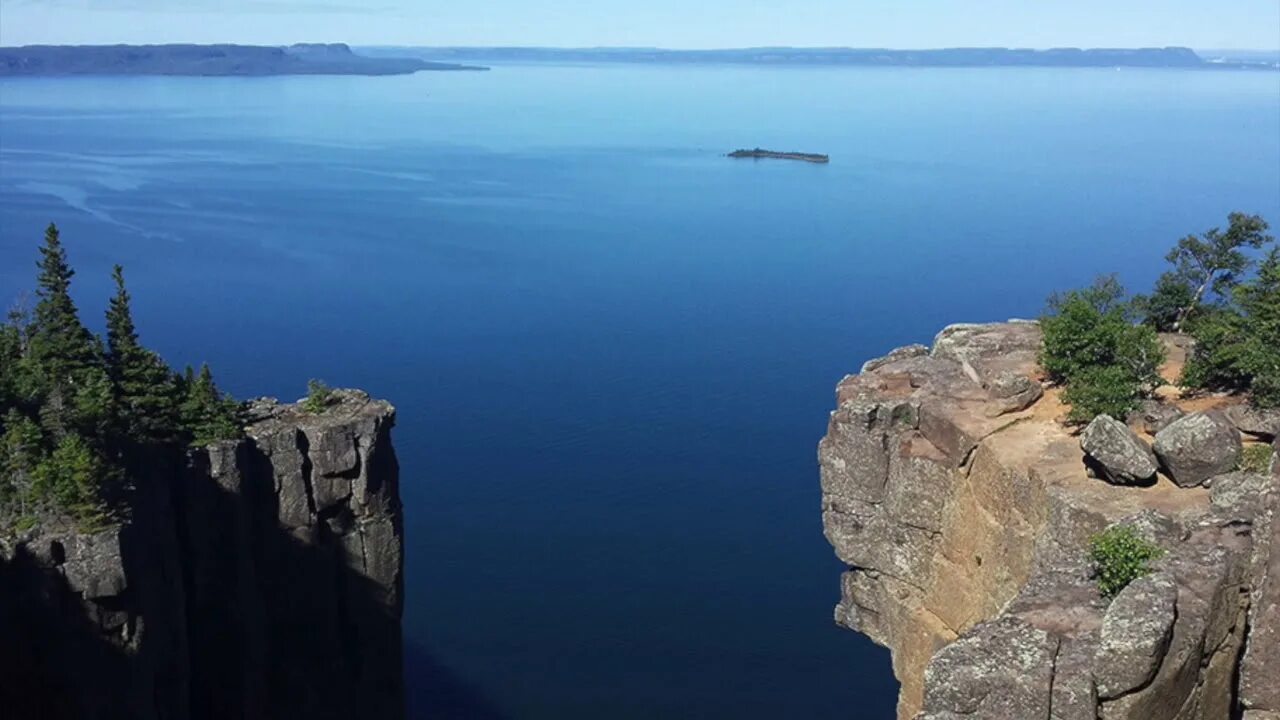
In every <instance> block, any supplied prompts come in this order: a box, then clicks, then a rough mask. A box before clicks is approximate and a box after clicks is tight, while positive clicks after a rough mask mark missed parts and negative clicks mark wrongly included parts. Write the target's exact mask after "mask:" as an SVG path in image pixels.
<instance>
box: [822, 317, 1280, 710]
mask: <svg viewBox="0 0 1280 720" xmlns="http://www.w3.org/2000/svg"><path fill="white" fill-rule="evenodd" d="M1039 345H1040V332H1039V328H1038V326H1037V325H1036V324H1034V323H1026V322H1016V321H1014V322H1010V323H1002V324H993V325H958V326H953V327H950V328H947V329H946V330H944V331H943V332H942V333H941V334H940V335H939V336H938V337H937V339H936V340H935V342H934V344H933V346H932V348H926V347H924V346H912V347H908V348H902V349H900V350H897V351H894V352H893V353H891V354H890V355H889V356H887V357H885V358H882V359H879V360H874V361H872V362H869V363H867V365H866V366H865V367H864V368H863V370H862V372H861V373H860V374H858V375H855V376H850V377H847V378H845V379H844V380H843V381H842V382H841V383H840V385H839V387H838V390H837V404H838V407H837V409H836V410H835V412H833V413H832V415H831V419H830V425H829V429H828V432H827V435H826V437H825V438H823V440H822V442H821V443H820V445H819V451H818V456H819V462H820V466H821V478H822V511H823V527H824V530H825V533H826V536H827V538H828V540H829V541H830V542H831V544H832V546H833V547H834V548H835V551H836V554H837V556H838V557H839V558H840V559H841V560H842V561H843V562H844V563H846V564H847V565H848V568H849V569H848V571H847V572H846V573H845V574H844V576H843V579H842V582H841V588H842V593H841V595H842V597H841V600H840V602H839V604H838V605H837V606H836V609H835V619H836V622H837V623H838V624H840V625H842V626H844V627H847V628H850V629H853V630H856V631H858V632H861V633H864V634H866V635H868V636H869V637H871V638H872V639H873V640H875V641H876V642H878V643H880V644H882V645H885V646H887V647H888V648H889V649H890V650H891V651H892V655H893V665H894V671H895V674H896V675H897V677H898V679H899V680H900V682H901V685H902V689H901V694H900V697H899V704H898V716H899V718H900V719H903V720H907V719H911V718H914V719H916V720H955V719H957V718H960V717H964V718H974V719H978V718H988V719H992V720H995V719H1001V720H1031V719H1035V718H1040V719H1045V720H1075V719H1077V718H1079V719H1084V718H1088V719H1089V720H1094V719H1095V718H1101V719H1102V720H1153V719H1161V720H1164V719H1168V720H1175V719H1176V720H1222V719H1224V718H1230V717H1240V716H1243V717H1244V718H1246V719H1247V720H1278V719H1280V683H1276V681H1275V678H1277V677H1280V650H1278V647H1280V638H1278V637H1277V635H1278V634H1280V577H1278V576H1280V553H1278V552H1273V551H1272V548H1273V547H1276V546H1277V541H1276V537H1277V533H1280V523H1277V522H1276V520H1275V515H1276V506H1277V502H1280V489H1278V488H1280V467H1274V465H1273V468H1274V473H1273V475H1271V476H1264V475H1251V474H1248V473H1243V472H1231V473H1226V474H1218V475H1217V476H1215V477H1213V478H1212V479H1211V480H1210V481H1209V482H1208V483H1207V484H1208V485H1209V487H1205V486H1203V485H1200V484H1196V485H1194V486H1191V487H1179V486H1178V485H1176V484H1174V483H1173V482H1171V481H1170V480H1169V479H1168V478H1167V477H1166V476H1165V475H1161V476H1159V477H1157V478H1155V479H1152V480H1150V482H1144V483H1143V484H1140V485H1133V484H1124V483H1123V482H1122V483H1120V484H1112V482H1108V481H1107V480H1104V479H1101V478H1103V477H1106V474H1105V473H1100V472H1098V468H1097V467H1096V462H1095V463H1086V462H1085V457H1084V453H1083V452H1082V450H1081V443H1082V439H1081V438H1080V437H1077V436H1073V435H1072V434H1071V433H1070V431H1069V430H1068V429H1067V428H1066V427H1064V426H1063V425H1062V424H1061V423H1060V422H1058V419H1059V418H1060V417H1061V416H1062V415H1064V414H1065V412H1064V408H1063V407H1062V405H1061V404H1060V402H1059V401H1058V398H1057V391H1056V390H1054V389H1049V390H1048V391H1046V390H1045V389H1044V388H1043V386H1042V385H1041V382H1040V374H1039V369H1038V367H1037V363H1036V356H1037V351H1038V348H1039ZM1180 402H1181V401H1178V402H1175V401H1173V400H1172V399H1171V400H1170V401H1169V402H1168V403H1164V405H1168V407H1152V408H1148V409H1147V412H1146V413H1145V414H1139V415H1138V416H1136V417H1135V418H1133V419H1131V421H1130V424H1131V425H1135V426H1137V427H1136V430H1135V433H1134V434H1135V436H1138V435H1142V436H1144V439H1143V440H1142V447H1143V449H1142V450H1141V451H1129V452H1126V453H1123V454H1122V456H1121V459H1122V460H1128V461H1130V462H1129V464H1130V465H1132V466H1135V467H1136V466H1137V465H1142V464H1143V463H1144V462H1145V461H1146V460H1147V459H1148V457H1149V456H1148V455H1147V453H1149V452H1150V450H1146V449H1145V447H1146V444H1148V443H1150V441H1151V439H1152V438H1151V437H1150V431H1151V430H1154V429H1156V428H1153V427H1148V425H1149V424H1150V423H1152V422H1155V421H1156V420H1159V419H1160V418H1166V419H1167V418H1172V417H1176V416H1178V415H1180V414H1181V413H1183V412H1194V411H1198V410H1214V411H1215V412H1214V413H1213V414H1212V415H1211V417H1212V418H1214V419H1215V422H1216V421H1217V420H1221V419H1222V416H1221V415H1219V414H1217V411H1219V410H1221V409H1222V408H1218V407H1212V406H1215V405H1219V404H1229V403H1230V402H1231V401H1230V399H1226V398H1211V399H1207V400H1205V399H1201V400H1198V401H1196V403H1199V404H1200V405H1201V406H1195V403H1190V404H1187V403H1182V404H1183V405H1184V406H1183V407H1178V406H1177V405H1178V404H1179V403H1180ZM1228 410H1230V408H1228ZM1227 414H1228V415H1230V414H1231V413H1230V412H1228V413H1227ZM1237 414H1238V413H1237ZM1144 417H1145V423H1146V424H1144ZM1153 418H1154V420H1153ZM1199 422H1201V421H1200V420H1199V419H1198V417H1196V418H1195V419H1193V420H1192V421H1189V422H1187V423H1185V424H1187V425H1194V424H1196V423H1199ZM1156 424H1157V425H1161V424H1168V422H1167V421H1161V422H1156ZM1256 424H1257V423H1255V425H1256ZM1121 425H1123V424H1121ZM1239 426H1240V424H1237V425H1236V426H1234V427H1239ZM1233 432H1236V431H1235V430H1234V429H1233ZM1091 434H1092V435H1095V436H1098V437H1093V438H1090V437H1086V438H1085V444H1086V446H1088V445H1089V443H1091V442H1093V443H1097V444H1103V443H1102V441H1103V440H1105V437H1102V436H1104V435H1109V436H1117V435H1118V431H1117V430H1116V429H1115V428H1106V427H1100V428H1099V429H1097V430H1096V431H1095V432H1094V433H1091ZM1161 434H1162V436H1163V435H1165V433H1161ZM1100 438H1101V439H1100ZM1258 440H1266V441H1275V437H1274V434H1271V435H1267V434H1265V433H1259V434H1257V435H1253V436H1251V441H1258ZM1235 441H1236V442H1237V443H1238V442H1239V438H1238V436H1237V437H1236V438H1235ZM1111 447H1117V444H1116V443H1111ZM1120 449H1121V450H1124V449H1125V448H1123V447H1121V448H1120ZM1162 470H1164V471H1165V472H1166V473H1167V472H1168V469H1167V468H1166V467H1162ZM1148 474H1149V473H1147V472H1146V469H1145V468H1138V469H1137V470H1136V471H1135V472H1131V473H1129V474H1128V475H1132V476H1134V477H1133V478H1132V479H1141V480H1145V479H1146V478H1141V477H1138V476H1143V475H1148ZM1128 475H1126V476H1125V478H1124V479H1130V478H1129V477H1128ZM1111 480H1112V481H1115V478H1111ZM1117 523H1123V524H1128V525H1131V526H1133V527H1134V528H1135V529H1136V530H1137V532H1138V533H1139V534H1141V535H1144V536H1146V537H1147V538H1148V539H1150V540H1152V541H1154V542H1156V543H1158V544H1159V545H1160V546H1161V547H1162V548H1163V549H1164V551H1165V552H1164V555H1163V557H1161V558H1160V559H1159V560H1158V561H1157V562H1156V563H1155V566H1154V572H1153V573H1152V574H1150V575H1148V576H1146V577H1145V578H1143V579H1141V580H1139V581H1136V582H1134V583H1133V584H1131V585H1130V586H1129V587H1128V588H1126V589H1125V590H1124V591H1123V592H1121V593H1120V595H1119V596H1118V597H1116V598H1115V599H1114V600H1112V601H1110V602H1108V601H1107V600H1105V599H1104V598H1102V597H1101V596H1100V594H1099V592H1098V590H1097V586H1096V582H1095V580H1094V579H1093V578H1092V577H1091V568H1090V564H1089V560H1088V557H1087V554H1088V540H1089V538H1090V537H1091V536H1092V535H1094V534H1096V533H1098V532H1100V531H1102V530H1103V529H1105V528H1106V527H1108V526H1110V525H1113V524H1117Z"/></svg>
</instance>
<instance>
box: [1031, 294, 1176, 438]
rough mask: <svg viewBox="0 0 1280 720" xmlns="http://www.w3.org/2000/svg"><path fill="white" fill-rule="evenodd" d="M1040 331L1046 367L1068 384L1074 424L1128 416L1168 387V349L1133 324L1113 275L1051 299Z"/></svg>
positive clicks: (1149, 331)
mask: <svg viewBox="0 0 1280 720" xmlns="http://www.w3.org/2000/svg"><path fill="white" fill-rule="evenodd" d="M1041 328H1042V330H1043V332H1044V345H1043V347H1042V349H1041V354H1040V362H1041V365H1042V366H1043V367H1044V369H1045V372H1046V373H1047V374H1048V375H1049V379H1050V380H1051V381H1053V382H1055V383H1058V384H1060V385H1063V386H1065V388H1066V389H1065V391H1064V400H1066V401H1067V402H1068V403H1070V404H1071V406H1072V408H1071V414H1070V419H1071V420H1072V421H1073V422H1081V423H1085V422H1089V421H1090V420H1092V419H1093V418H1095V417H1097V416H1098V415H1100V414H1104V413H1105V414H1108V415H1112V416H1113V417H1124V416H1125V415H1126V414H1128V413H1129V412H1131V411H1132V410H1134V409H1135V408H1136V407H1137V406H1138V404H1139V402H1140V401H1141V400H1142V398H1144V397H1147V396H1149V395H1150V394H1151V392H1152V391H1154V390H1155V388H1157V387H1159V386H1160V385H1161V384H1163V380H1162V379H1161V378H1160V375H1159V369H1160V365H1161V364H1162V363H1163V362H1164V359H1165V351H1164V347H1163V346H1162V345H1161V344H1160V339H1159V338H1158V337H1156V334H1155V331H1154V330H1153V329H1151V328H1150V327H1147V326H1143V325H1136V324H1134V322H1133V320H1132V318H1131V314H1130V308H1129V306H1128V304H1127V303H1126V302H1125V301H1124V289H1123V287H1121V286H1120V284H1119V283H1118V282H1117V281H1116V280H1115V278H1114V277H1104V278H1100V279H1099V280H1098V281H1097V282H1095V283H1094V284H1093V285H1092V286H1091V287H1088V288H1085V289H1082V290H1074V291H1071V292H1068V293H1066V294H1063V295H1055V296H1053V297H1052V298H1050V301H1049V312H1048V314H1047V315H1046V316H1045V317H1044V318H1042V320H1041Z"/></svg>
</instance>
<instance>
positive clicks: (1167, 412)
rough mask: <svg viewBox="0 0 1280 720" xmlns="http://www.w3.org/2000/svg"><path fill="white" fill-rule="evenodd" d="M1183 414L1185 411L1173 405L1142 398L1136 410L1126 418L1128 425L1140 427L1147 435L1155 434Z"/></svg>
mask: <svg viewBox="0 0 1280 720" xmlns="http://www.w3.org/2000/svg"><path fill="white" fill-rule="evenodd" d="M1185 415H1186V413H1184V412H1183V411H1182V410H1180V409H1178V408H1177V407H1176V406H1174V405H1169V404H1166V403H1162V402H1160V401H1159V400H1144V401H1143V403H1142V405H1141V406H1140V407H1139V408H1138V409H1137V410H1135V411H1133V412H1132V413H1130V415H1129V418H1128V420H1129V425H1130V427H1135V428H1140V429H1141V430H1143V431H1144V432H1146V433H1147V434H1148V435H1155V434H1156V433H1158V432H1160V431H1161V430H1163V429H1165V428H1167V427H1169V425H1170V424H1172V423H1173V422H1174V421H1175V420H1177V419H1178V418H1181V417H1183V416H1185Z"/></svg>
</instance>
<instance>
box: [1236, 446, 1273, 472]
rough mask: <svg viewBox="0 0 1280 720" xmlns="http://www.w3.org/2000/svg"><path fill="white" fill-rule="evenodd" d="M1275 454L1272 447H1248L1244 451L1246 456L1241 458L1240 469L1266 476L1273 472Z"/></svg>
mask: <svg viewBox="0 0 1280 720" xmlns="http://www.w3.org/2000/svg"><path fill="white" fill-rule="evenodd" d="M1274 454H1275V453H1274V451H1273V450H1272V449H1271V446H1270V445H1248V446H1246V447H1245V449H1244V455H1242V456H1241V457H1240V469H1241V470H1243V471H1244V472H1248V473H1255V474H1257V475H1266V474H1267V473H1269V472H1271V456H1272V455H1274Z"/></svg>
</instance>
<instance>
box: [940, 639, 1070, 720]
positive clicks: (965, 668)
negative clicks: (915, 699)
mask: <svg viewBox="0 0 1280 720" xmlns="http://www.w3.org/2000/svg"><path fill="white" fill-rule="evenodd" d="M1058 645H1059V642H1058V639H1057V638H1055V637H1053V636H1052V635H1050V634H1049V633H1047V632H1045V631H1043V630H1039V629H1036V628H1034V627H1032V626H1031V625H1029V624H1027V623H1025V622H1023V621H1021V620H1018V619H1016V618H1001V619H999V620H997V621H995V622H992V623H989V624H986V625H980V626H978V627H977V628H975V629H974V631H973V632H972V633H970V634H969V635H967V636H965V637H963V638H961V639H959V640H957V641H955V642H954V643H952V644H950V645H948V646H947V647H945V648H943V649H942V650H941V651H940V652H939V653H938V654H937V655H935V656H934V658H933V662H931V663H929V669H928V670H927V671H926V673H925V695H924V712H923V713H922V714H921V715H920V720H953V719H954V718H959V717H966V718H974V719H975V720H977V719H979V718H983V719H987V720H997V718H1009V719H1012V718H1047V717H1049V709H1050V707H1051V706H1052V700H1051V697H1052V692H1053V678H1054V672H1053V667H1054V658H1055V657H1056V656H1057V654H1058Z"/></svg>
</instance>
